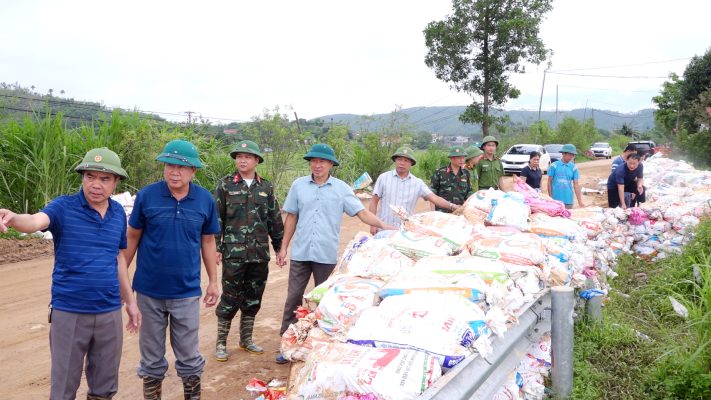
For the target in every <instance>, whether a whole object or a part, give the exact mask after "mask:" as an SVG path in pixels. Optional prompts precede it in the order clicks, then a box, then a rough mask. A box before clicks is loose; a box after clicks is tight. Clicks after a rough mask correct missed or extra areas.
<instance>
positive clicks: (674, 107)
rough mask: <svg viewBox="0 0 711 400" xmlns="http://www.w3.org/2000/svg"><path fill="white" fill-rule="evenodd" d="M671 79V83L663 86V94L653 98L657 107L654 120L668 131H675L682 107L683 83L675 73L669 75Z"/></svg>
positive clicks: (667, 82)
mask: <svg viewBox="0 0 711 400" xmlns="http://www.w3.org/2000/svg"><path fill="white" fill-rule="evenodd" d="M669 79H670V81H666V82H664V83H663V84H662V90H661V93H660V94H659V95H658V96H654V97H652V101H653V102H654V103H655V104H656V105H657V111H655V112H654V120H655V121H656V122H657V123H658V124H659V125H661V126H662V127H664V128H665V129H667V130H668V131H673V130H674V129H675V128H676V122H677V119H678V115H679V111H680V107H681V85H682V81H681V80H680V79H679V76H678V75H677V74H675V73H673V72H672V73H671V74H669Z"/></svg>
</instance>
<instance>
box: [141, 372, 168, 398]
mask: <svg viewBox="0 0 711 400" xmlns="http://www.w3.org/2000/svg"><path fill="white" fill-rule="evenodd" d="M162 385H163V379H158V378H153V377H150V376H145V377H143V399H144V400H160V399H161V392H162V391H163V388H162Z"/></svg>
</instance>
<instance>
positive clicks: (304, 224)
mask: <svg viewBox="0 0 711 400" xmlns="http://www.w3.org/2000/svg"><path fill="white" fill-rule="evenodd" d="M304 159H305V160H307V161H308V162H309V167H310V169H311V175H309V176H303V177H301V178H298V179H296V180H295V181H294V182H293V183H292V184H291V188H290V189H289V193H288V194H287V196H286V200H285V201H284V206H283V207H282V210H284V211H285V212H286V213H287V214H286V219H285V220H284V240H283V242H282V246H281V249H280V250H279V253H278V254H277V265H279V266H280V267H283V266H284V265H286V250H287V248H288V247H289V243H291V239H292V238H294V236H295V237H296V238H295V240H294V245H293V246H292V249H291V262H290V266H289V289H288V292H287V297H286V302H285V304H284V315H283V318H282V323H281V330H280V331H279V334H280V335H283V334H284V332H285V331H286V329H287V328H288V327H289V324H292V323H295V322H296V316H295V315H294V310H296V308H297V307H298V306H300V305H301V299H302V297H303V296H304V290H305V289H306V285H307V284H308V283H309V280H310V279H311V275H312V274H313V276H314V285H315V286H318V285H320V284H321V283H323V282H324V281H325V280H326V279H327V278H328V276H329V275H330V274H331V272H332V271H333V269H334V268H335V266H336V261H337V258H338V236H339V231H340V228H341V218H342V214H343V213H346V214H348V215H349V216H351V217H353V216H357V217H358V218H359V219H360V220H361V221H363V222H364V223H366V224H368V225H370V226H375V227H377V228H380V229H394V227H392V226H389V225H386V224H385V223H383V221H381V220H380V219H379V218H378V217H376V216H375V215H374V214H373V213H371V212H370V211H368V210H366V209H365V207H363V205H362V204H361V202H360V200H359V199H358V198H357V197H356V196H355V194H353V190H352V189H351V188H350V186H348V184H346V183H345V182H343V181H342V180H340V179H337V178H334V177H332V176H331V168H333V167H334V166H338V160H337V159H336V155H335V152H334V151H333V148H331V146H329V145H327V144H322V143H317V144H315V145H313V146H312V147H311V150H310V151H309V152H308V153H306V155H305V156H304ZM276 361H277V363H279V364H283V363H286V362H288V360H286V359H285V358H284V357H283V356H282V355H281V354H279V355H278V356H277V360H276Z"/></svg>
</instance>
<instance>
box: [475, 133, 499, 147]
mask: <svg viewBox="0 0 711 400" xmlns="http://www.w3.org/2000/svg"><path fill="white" fill-rule="evenodd" d="M489 142H494V143H496V147H499V141H498V140H496V138H495V137H493V136H491V135H490V136H485V137H484V139H482V140H481V146H479V148H480V149H482V150H483V149H484V145H485V144H487V143H489Z"/></svg>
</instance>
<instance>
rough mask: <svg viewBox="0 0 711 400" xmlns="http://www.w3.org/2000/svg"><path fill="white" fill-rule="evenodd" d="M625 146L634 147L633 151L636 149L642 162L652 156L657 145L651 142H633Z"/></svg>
mask: <svg viewBox="0 0 711 400" xmlns="http://www.w3.org/2000/svg"><path fill="white" fill-rule="evenodd" d="M627 145H628V146H629V145H632V146H634V147H635V149H637V153H639V155H640V156H641V157H642V159H643V160H644V159H646V158H647V157H649V156H651V155H652V154H654V153H655V151H656V147H657V145H656V144H655V143H654V142H653V141H651V140H635V141H633V142H629V143H627Z"/></svg>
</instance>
